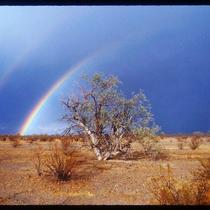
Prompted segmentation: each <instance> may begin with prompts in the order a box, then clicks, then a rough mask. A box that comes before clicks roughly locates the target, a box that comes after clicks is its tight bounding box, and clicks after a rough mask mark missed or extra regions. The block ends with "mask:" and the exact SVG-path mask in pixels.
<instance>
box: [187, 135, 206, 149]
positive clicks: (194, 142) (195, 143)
mask: <svg viewBox="0 0 210 210" xmlns="http://www.w3.org/2000/svg"><path fill="white" fill-rule="evenodd" d="M202 143H203V140H202V139H201V138H200V137H199V136H192V138H191V139H190V143H189V146H190V148H191V149H192V150H195V149H197V148H199V146H200V145H201V144H202Z"/></svg>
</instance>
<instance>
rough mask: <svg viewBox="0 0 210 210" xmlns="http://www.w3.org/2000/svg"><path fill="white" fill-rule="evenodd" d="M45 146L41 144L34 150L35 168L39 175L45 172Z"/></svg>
mask: <svg viewBox="0 0 210 210" xmlns="http://www.w3.org/2000/svg"><path fill="white" fill-rule="evenodd" d="M43 152H44V151H43V148H42V147H41V146H39V147H38V148H36V149H34V151H33V153H34V154H33V165H34V168H35V170H36V172H37V175H38V176H41V175H42V173H43V168H42V164H43V163H42V161H43V160H42V155H43Z"/></svg>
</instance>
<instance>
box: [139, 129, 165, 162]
mask: <svg viewBox="0 0 210 210" xmlns="http://www.w3.org/2000/svg"><path fill="white" fill-rule="evenodd" d="M156 129H157V128H156ZM156 132H157V130H155V129H149V128H140V129H138V130H137V134H136V138H137V140H138V142H139V143H140V144H141V146H142V148H143V153H144V154H145V155H146V156H148V157H150V158H151V159H153V160H158V159H164V158H166V157H167V155H166V152H165V151H164V149H163V147H162V146H161V145H160V144H159V137H158V136H157V135H155V133H156Z"/></svg>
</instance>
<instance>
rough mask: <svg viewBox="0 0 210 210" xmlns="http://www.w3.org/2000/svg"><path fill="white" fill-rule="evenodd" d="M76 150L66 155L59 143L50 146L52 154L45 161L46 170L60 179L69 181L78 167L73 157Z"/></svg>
mask: <svg viewBox="0 0 210 210" xmlns="http://www.w3.org/2000/svg"><path fill="white" fill-rule="evenodd" d="M73 153H74V151H71V153H68V155H65V154H64V153H63V151H62V149H61V148H59V147H58V145H57V144H54V145H52V146H51V148H50V154H49V155H48V157H47V159H46V161H45V167H46V168H47V170H46V172H47V174H49V175H52V176H54V177H56V178H57V179H58V180H60V181H68V180H69V179H70V178H71V176H72V173H73V170H74V169H75V167H76V161H75V158H74V157H73Z"/></svg>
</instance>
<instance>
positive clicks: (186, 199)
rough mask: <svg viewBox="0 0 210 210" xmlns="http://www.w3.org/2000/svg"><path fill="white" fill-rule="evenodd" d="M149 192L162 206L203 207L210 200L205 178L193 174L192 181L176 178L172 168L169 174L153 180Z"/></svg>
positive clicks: (169, 169)
mask: <svg viewBox="0 0 210 210" xmlns="http://www.w3.org/2000/svg"><path fill="white" fill-rule="evenodd" d="M149 190H150V192H151V193H152V194H153V195H154V197H155V199H156V200H157V201H158V203H159V204H161V205H198V204H199V205H201V204H210V201H209V200H208V192H209V183H208V179H206V177H205V176H200V175H198V173H193V179H192V180H183V179H181V178H175V176H174V175H173V173H172V170H171V168H170V166H169V165H168V168H167V173H162V171H160V175H159V176H157V177H153V178H151V182H150V184H149Z"/></svg>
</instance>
